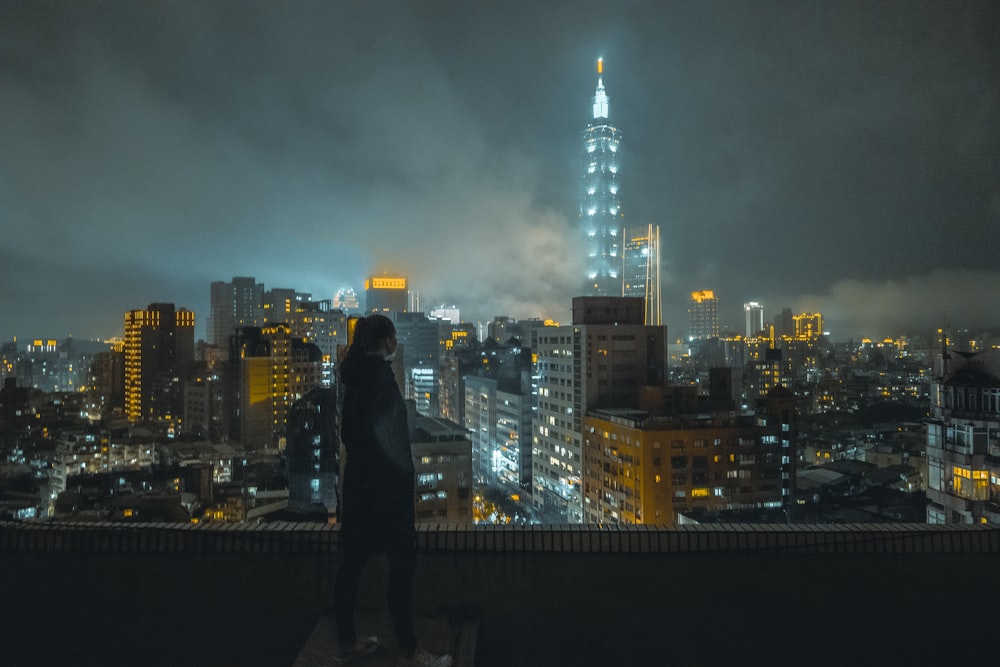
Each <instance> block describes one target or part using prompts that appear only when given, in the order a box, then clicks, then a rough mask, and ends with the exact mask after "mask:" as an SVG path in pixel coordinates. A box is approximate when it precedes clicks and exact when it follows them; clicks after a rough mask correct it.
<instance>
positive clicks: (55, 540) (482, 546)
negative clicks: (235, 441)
mask: <svg viewBox="0 0 1000 667" xmlns="http://www.w3.org/2000/svg"><path fill="white" fill-rule="evenodd" d="M339 544H340V531H339V529H338V528H337V527H335V526H329V525H326V524H310V523H286V522H275V523H233V524H223V523H203V524H197V525H196V524H179V523H123V522H97V523H94V522H26V523H17V522H0V552H25V551H29V552H30V551H55V552H58V551H74V552H82V553H93V552H101V553H105V552H120V553H157V552H167V553H173V552H190V553H228V552H235V553H298V554H306V553H328V554H335V553H337V552H338V551H339ZM417 544H418V548H419V549H421V550H425V551H445V552H456V553H503V552H509V553H525V552H537V553H563V554H576V553H579V554H589V553H595V554H596V553H608V554H628V553H634V554H691V553H732V552H753V553H761V552H763V553H809V554H852V553H864V554H871V553H887V554H903V553H1000V530H997V529H994V528H992V527H988V526H977V525H972V526H969V525H953V524H947V525H927V524H911V523H906V524H895V523H879V524H872V523H865V524H793V525H782V524H702V525H699V524H695V525H690V524H686V525H657V526H646V525H639V526H630V525H607V524H588V525H556V524H551V525H528V526H495V525H476V526H465V525H455V524H420V525H418V526H417Z"/></svg>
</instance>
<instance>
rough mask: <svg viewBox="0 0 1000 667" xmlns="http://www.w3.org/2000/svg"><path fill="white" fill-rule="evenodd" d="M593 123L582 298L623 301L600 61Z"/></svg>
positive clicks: (587, 154)
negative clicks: (585, 295) (584, 280)
mask: <svg viewBox="0 0 1000 667" xmlns="http://www.w3.org/2000/svg"><path fill="white" fill-rule="evenodd" d="M593 105H594V117H593V120H591V121H590V122H589V123H588V124H587V129H585V130H584V131H583V150H584V152H583V160H582V162H583V164H582V165H581V166H582V170H581V173H580V182H581V186H582V187H581V193H580V227H581V230H582V232H583V234H584V243H585V246H584V247H585V248H586V252H587V265H586V266H587V269H586V271H587V274H586V286H585V291H584V293H585V294H589V295H591V296H621V295H622V238H621V234H622V229H623V214H622V207H621V201H620V200H619V198H618V163H619V162H618V147H619V144H620V143H621V132H620V131H619V130H618V128H616V127H615V126H614V125H612V124H611V122H610V121H609V120H608V96H607V94H606V93H605V92H604V60H603V59H599V60H598V61H597V90H596V91H595V92H594V99H593Z"/></svg>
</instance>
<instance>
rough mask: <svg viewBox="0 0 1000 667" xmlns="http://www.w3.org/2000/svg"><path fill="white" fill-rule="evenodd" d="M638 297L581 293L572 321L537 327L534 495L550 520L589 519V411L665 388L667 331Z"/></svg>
mask: <svg viewBox="0 0 1000 667" xmlns="http://www.w3.org/2000/svg"><path fill="white" fill-rule="evenodd" d="M644 311H645V305H644V303H643V300H642V299H639V298H635V297H617V298H614V297H576V298H574V299H573V324H572V325H569V326H557V327H545V328H544V329H541V330H539V331H538V334H537V348H536V349H535V352H536V354H537V373H538V412H537V414H536V416H535V419H534V426H533V429H532V450H531V459H532V471H531V479H532V502H533V504H534V506H535V509H536V510H537V511H538V512H539V513H540V514H541V515H542V516H543V517H544V518H545V519H547V520H551V521H557V522H569V523H581V522H582V521H583V520H584V511H583V510H584V508H583V502H584V496H583V488H582V478H583V435H584V423H583V418H584V415H585V414H586V413H587V411H589V410H595V409H597V408H633V407H635V406H637V405H638V404H639V400H640V396H641V394H642V391H643V388H644V387H650V386H652V387H660V386H662V384H663V381H664V376H665V372H666V359H667V341H666V337H667V332H666V327H664V326H646V325H645V323H644V319H645V318H644Z"/></svg>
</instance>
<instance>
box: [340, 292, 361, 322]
mask: <svg viewBox="0 0 1000 667" xmlns="http://www.w3.org/2000/svg"><path fill="white" fill-rule="evenodd" d="M333 307H334V308H336V309H338V310H342V311H344V312H345V313H347V314H348V315H355V314H357V313H359V312H361V304H360V303H359V302H358V295H357V293H356V292H355V291H354V289H353V288H351V287H341V288H340V289H339V290H337V293H336V294H334V295H333Z"/></svg>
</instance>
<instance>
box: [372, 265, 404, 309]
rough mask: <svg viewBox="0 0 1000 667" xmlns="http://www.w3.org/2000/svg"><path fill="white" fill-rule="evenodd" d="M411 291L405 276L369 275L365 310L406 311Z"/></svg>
mask: <svg viewBox="0 0 1000 667" xmlns="http://www.w3.org/2000/svg"><path fill="white" fill-rule="evenodd" d="M409 298H410V295H409V292H408V288H407V280H406V277H405V276H390V275H386V274H383V275H381V276H369V277H368V279H367V280H365V312H367V313H382V314H383V315H385V314H388V313H404V312H407V311H408V310H409Z"/></svg>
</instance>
